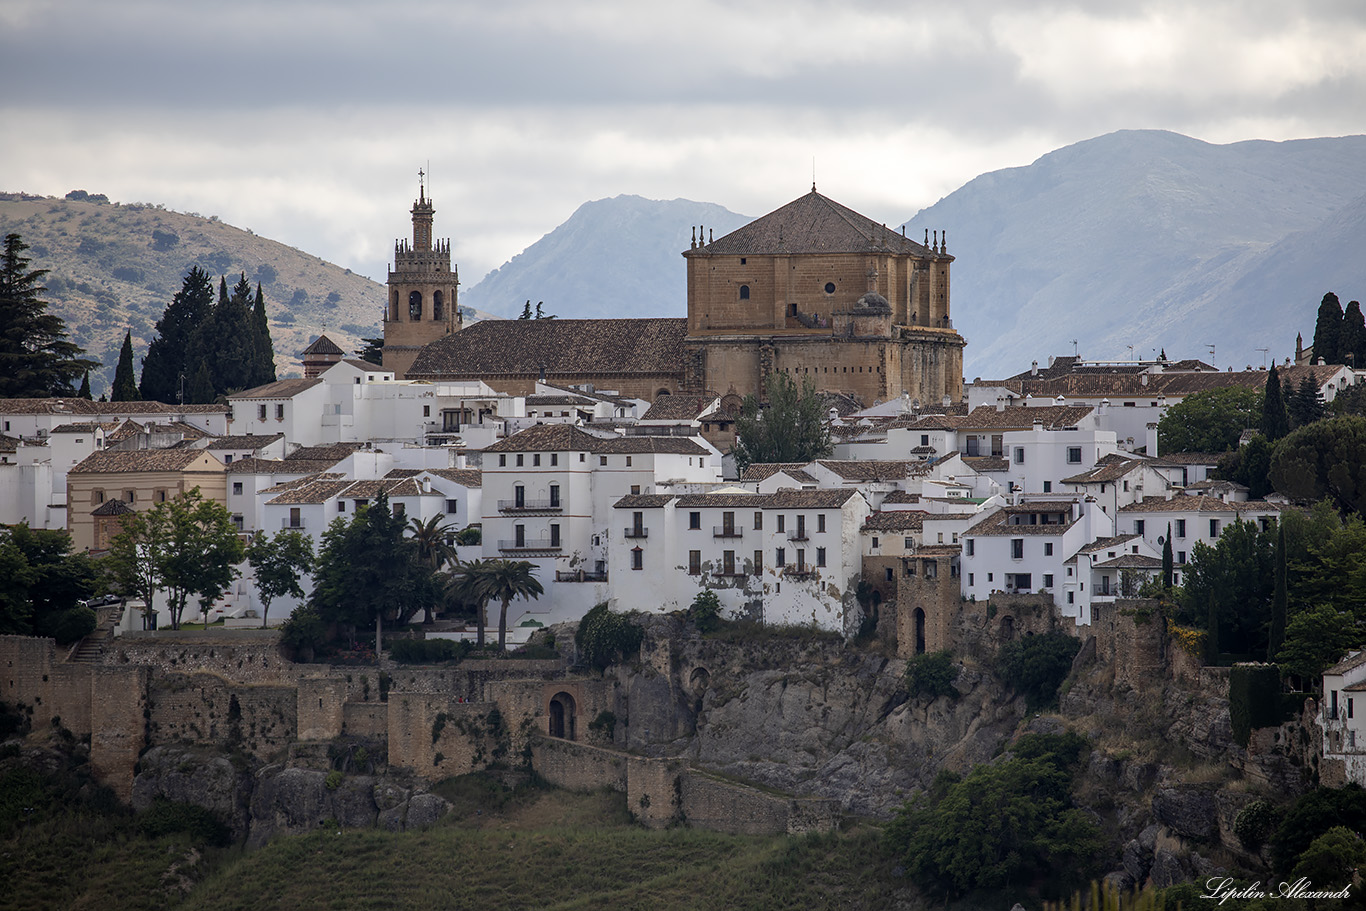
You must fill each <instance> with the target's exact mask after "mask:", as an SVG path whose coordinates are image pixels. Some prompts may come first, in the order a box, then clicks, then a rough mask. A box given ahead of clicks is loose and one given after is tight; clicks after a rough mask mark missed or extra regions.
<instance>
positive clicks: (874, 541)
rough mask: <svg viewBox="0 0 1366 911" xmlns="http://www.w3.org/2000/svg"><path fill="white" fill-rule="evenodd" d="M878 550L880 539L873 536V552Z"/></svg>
mask: <svg viewBox="0 0 1366 911" xmlns="http://www.w3.org/2000/svg"><path fill="white" fill-rule="evenodd" d="M877 548H878V539H877V536H876V535H874V536H873V550H877Z"/></svg>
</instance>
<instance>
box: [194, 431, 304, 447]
mask: <svg viewBox="0 0 1366 911" xmlns="http://www.w3.org/2000/svg"><path fill="white" fill-rule="evenodd" d="M283 436H284V434H283V433H270V434H259V433H256V434H253V433H242V434H237V435H235V436H226V437H215V438H214V439H213V440H211V441H209V445H208V446H206V447H204V448H205V449H208V450H215V449H260V448H261V447H262V446H269V445H270V444H271V443H274V442H275V441H276V440H278V439H280V438H281V437H283Z"/></svg>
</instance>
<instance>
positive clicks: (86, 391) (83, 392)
mask: <svg viewBox="0 0 1366 911" xmlns="http://www.w3.org/2000/svg"><path fill="white" fill-rule="evenodd" d="M76 395H77V397H79V398H83V399H85V400H86V401H87V402H88V401H90V398H91V396H90V371H89V370H87V371H86V372H85V377H84V378H82V380H81V388H80V389H78V390H77V391H76Z"/></svg>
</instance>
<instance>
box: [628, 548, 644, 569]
mask: <svg viewBox="0 0 1366 911" xmlns="http://www.w3.org/2000/svg"><path fill="white" fill-rule="evenodd" d="M631 568H632V569H644V568H645V552H644V551H643V550H641V549H640V548H639V547H633V548H631Z"/></svg>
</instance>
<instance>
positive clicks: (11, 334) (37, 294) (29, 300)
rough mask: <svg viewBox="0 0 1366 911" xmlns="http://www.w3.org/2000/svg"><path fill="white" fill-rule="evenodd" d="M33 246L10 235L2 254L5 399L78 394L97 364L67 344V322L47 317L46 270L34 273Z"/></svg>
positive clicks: (1, 379) (1, 385) (0, 382)
mask: <svg viewBox="0 0 1366 911" xmlns="http://www.w3.org/2000/svg"><path fill="white" fill-rule="evenodd" d="M27 249H28V245H27V244H25V243H24V242H23V240H22V239H21V238H20V236H19V235H18V234H7V235H5V245H4V252H3V253H0V398H21V397H23V398H29V397H39V398H41V397H46V396H52V395H74V394H75V389H76V387H75V386H74V385H73V384H74V383H75V381H76V378H77V377H78V376H80V375H81V374H82V373H84V372H86V371H88V370H90V368H92V367H98V366H99V362H98V361H92V360H89V359H87V358H83V357H81V355H83V354H85V351H84V350H83V349H82V348H81V347H80V346H79V345H76V344H74V343H72V342H69V341H67V340H66V323H65V322H64V321H63V320H62V318H61V317H59V316H57V315H55V314H52V313H48V312H47V301H45V300H43V299H42V296H41V295H42V293H43V292H44V291H45V290H47V289H46V288H44V287H43V286H42V284H41V282H42V280H43V276H44V275H46V274H47V270H46V269H29V268H28V264H29V260H28V257H26V256H24V255H23V254H24V251H25V250H27Z"/></svg>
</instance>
